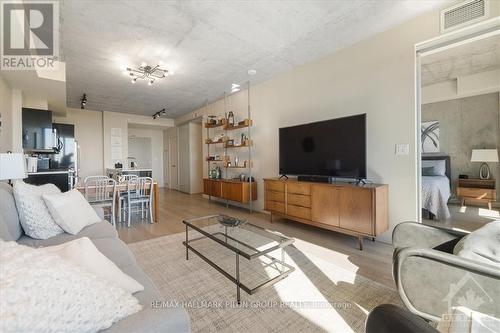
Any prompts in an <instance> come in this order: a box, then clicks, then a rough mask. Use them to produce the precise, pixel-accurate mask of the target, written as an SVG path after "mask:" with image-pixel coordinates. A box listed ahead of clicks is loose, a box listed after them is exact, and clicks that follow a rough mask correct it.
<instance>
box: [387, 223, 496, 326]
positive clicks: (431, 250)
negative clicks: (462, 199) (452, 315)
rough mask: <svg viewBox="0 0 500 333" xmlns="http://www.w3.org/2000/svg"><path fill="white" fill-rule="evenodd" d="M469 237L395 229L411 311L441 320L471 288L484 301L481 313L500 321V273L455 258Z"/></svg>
mask: <svg viewBox="0 0 500 333" xmlns="http://www.w3.org/2000/svg"><path fill="white" fill-rule="evenodd" d="M465 234H466V233H463V232H459V231H453V230H443V229H439V228H436V227H432V226H428V225H424V224H420V223H414V222H405V223H400V224H398V225H397V226H396V228H395V229H394V232H393V236H392V242H393V246H394V248H395V250H394V258H393V259H394V260H393V275H394V280H395V282H396V285H397V287H398V291H399V295H400V296H401V299H402V300H403V303H404V304H405V306H406V307H407V308H408V310H410V311H411V312H413V313H414V314H416V315H418V316H420V317H422V318H425V319H427V320H431V321H438V320H439V319H440V318H441V315H442V314H444V313H447V312H448V309H449V307H451V306H458V305H461V304H460V303H461V297H460V296H463V291H468V290H469V289H470V290H472V291H474V292H475V293H476V294H477V296H478V297H480V298H481V300H482V302H483V303H482V304H481V307H480V308H479V309H477V310H478V311H480V312H483V313H487V314H493V315H494V316H495V317H498V318H500V307H499V306H498V304H500V269H498V268H497V267H495V266H493V265H489V264H486V263H483V262H479V261H475V260H471V259H467V258H464V257H460V256H457V255H454V254H453V248H454V246H455V245H456V244H457V242H458V240H459V239H460V238H462V237H463V236H464V235H465Z"/></svg>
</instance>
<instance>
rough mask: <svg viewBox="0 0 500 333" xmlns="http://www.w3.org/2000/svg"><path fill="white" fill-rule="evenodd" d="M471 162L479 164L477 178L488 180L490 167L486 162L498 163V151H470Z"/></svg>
mask: <svg viewBox="0 0 500 333" xmlns="http://www.w3.org/2000/svg"><path fill="white" fill-rule="evenodd" d="M470 161H471V162H481V163H483V164H481V168H480V169H479V178H481V179H490V167H489V166H488V164H487V162H498V151H497V150H496V149H472V156H471V158H470Z"/></svg>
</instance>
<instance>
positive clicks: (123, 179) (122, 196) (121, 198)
mask: <svg viewBox="0 0 500 333" xmlns="http://www.w3.org/2000/svg"><path fill="white" fill-rule="evenodd" d="M137 177H139V176H137V175H135V174H127V175H121V176H119V177H118V182H119V183H128V181H129V180H130V179H134V178H137ZM126 198H127V192H126V191H120V192H118V222H119V223H121V222H123V220H124V219H125V212H126V211H125V205H124V202H125V200H126Z"/></svg>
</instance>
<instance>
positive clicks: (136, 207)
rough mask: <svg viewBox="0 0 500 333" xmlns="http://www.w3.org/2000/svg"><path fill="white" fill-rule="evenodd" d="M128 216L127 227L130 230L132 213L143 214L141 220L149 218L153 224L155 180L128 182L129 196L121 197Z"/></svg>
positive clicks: (135, 179)
mask: <svg viewBox="0 0 500 333" xmlns="http://www.w3.org/2000/svg"><path fill="white" fill-rule="evenodd" d="M120 199H121V200H123V201H124V204H123V205H122V206H123V207H124V211H125V213H126V214H127V227H129V228H130V220H131V217H132V213H139V212H140V213H141V218H142V219H144V216H145V217H146V218H148V216H149V221H150V223H153V222H154V221H153V178H151V177H136V178H131V179H129V181H128V182H127V194H126V196H125V197H121V198H120Z"/></svg>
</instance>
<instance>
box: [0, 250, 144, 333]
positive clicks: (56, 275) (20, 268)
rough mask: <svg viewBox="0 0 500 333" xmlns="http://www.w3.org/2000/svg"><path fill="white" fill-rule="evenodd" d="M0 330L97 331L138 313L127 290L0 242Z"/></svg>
mask: <svg viewBox="0 0 500 333" xmlns="http://www.w3.org/2000/svg"><path fill="white" fill-rule="evenodd" d="M0 262H1V263H2V264H1V265H0V288H1V289H0V293H1V295H2V297H0V318H2V320H1V326H0V331H3V332H38V333H45V332H80V333H83V332H97V331H99V330H102V329H106V328H108V327H110V326H111V325H112V324H113V323H114V322H117V321H118V320H120V319H122V318H125V317H127V316H129V315H131V314H133V313H136V312H138V311H140V310H141V309H142V306H141V305H140V304H139V301H138V300H137V299H136V298H135V297H134V296H132V295H131V294H130V293H129V292H127V291H125V290H123V289H121V288H119V287H117V286H116V285H114V284H111V283H109V282H108V281H106V280H103V279H101V278H99V277H97V276H95V275H93V274H91V273H88V272H86V271H85V270H83V269H81V268H79V267H77V266H75V265H73V264H72V263H70V262H68V261H67V260H64V259H63V258H61V257H60V256H58V255H56V254H53V253H47V252H46V251H45V252H44V251H40V250H39V249H33V248H29V247H27V246H23V245H19V244H17V243H16V242H3V241H0Z"/></svg>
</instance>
